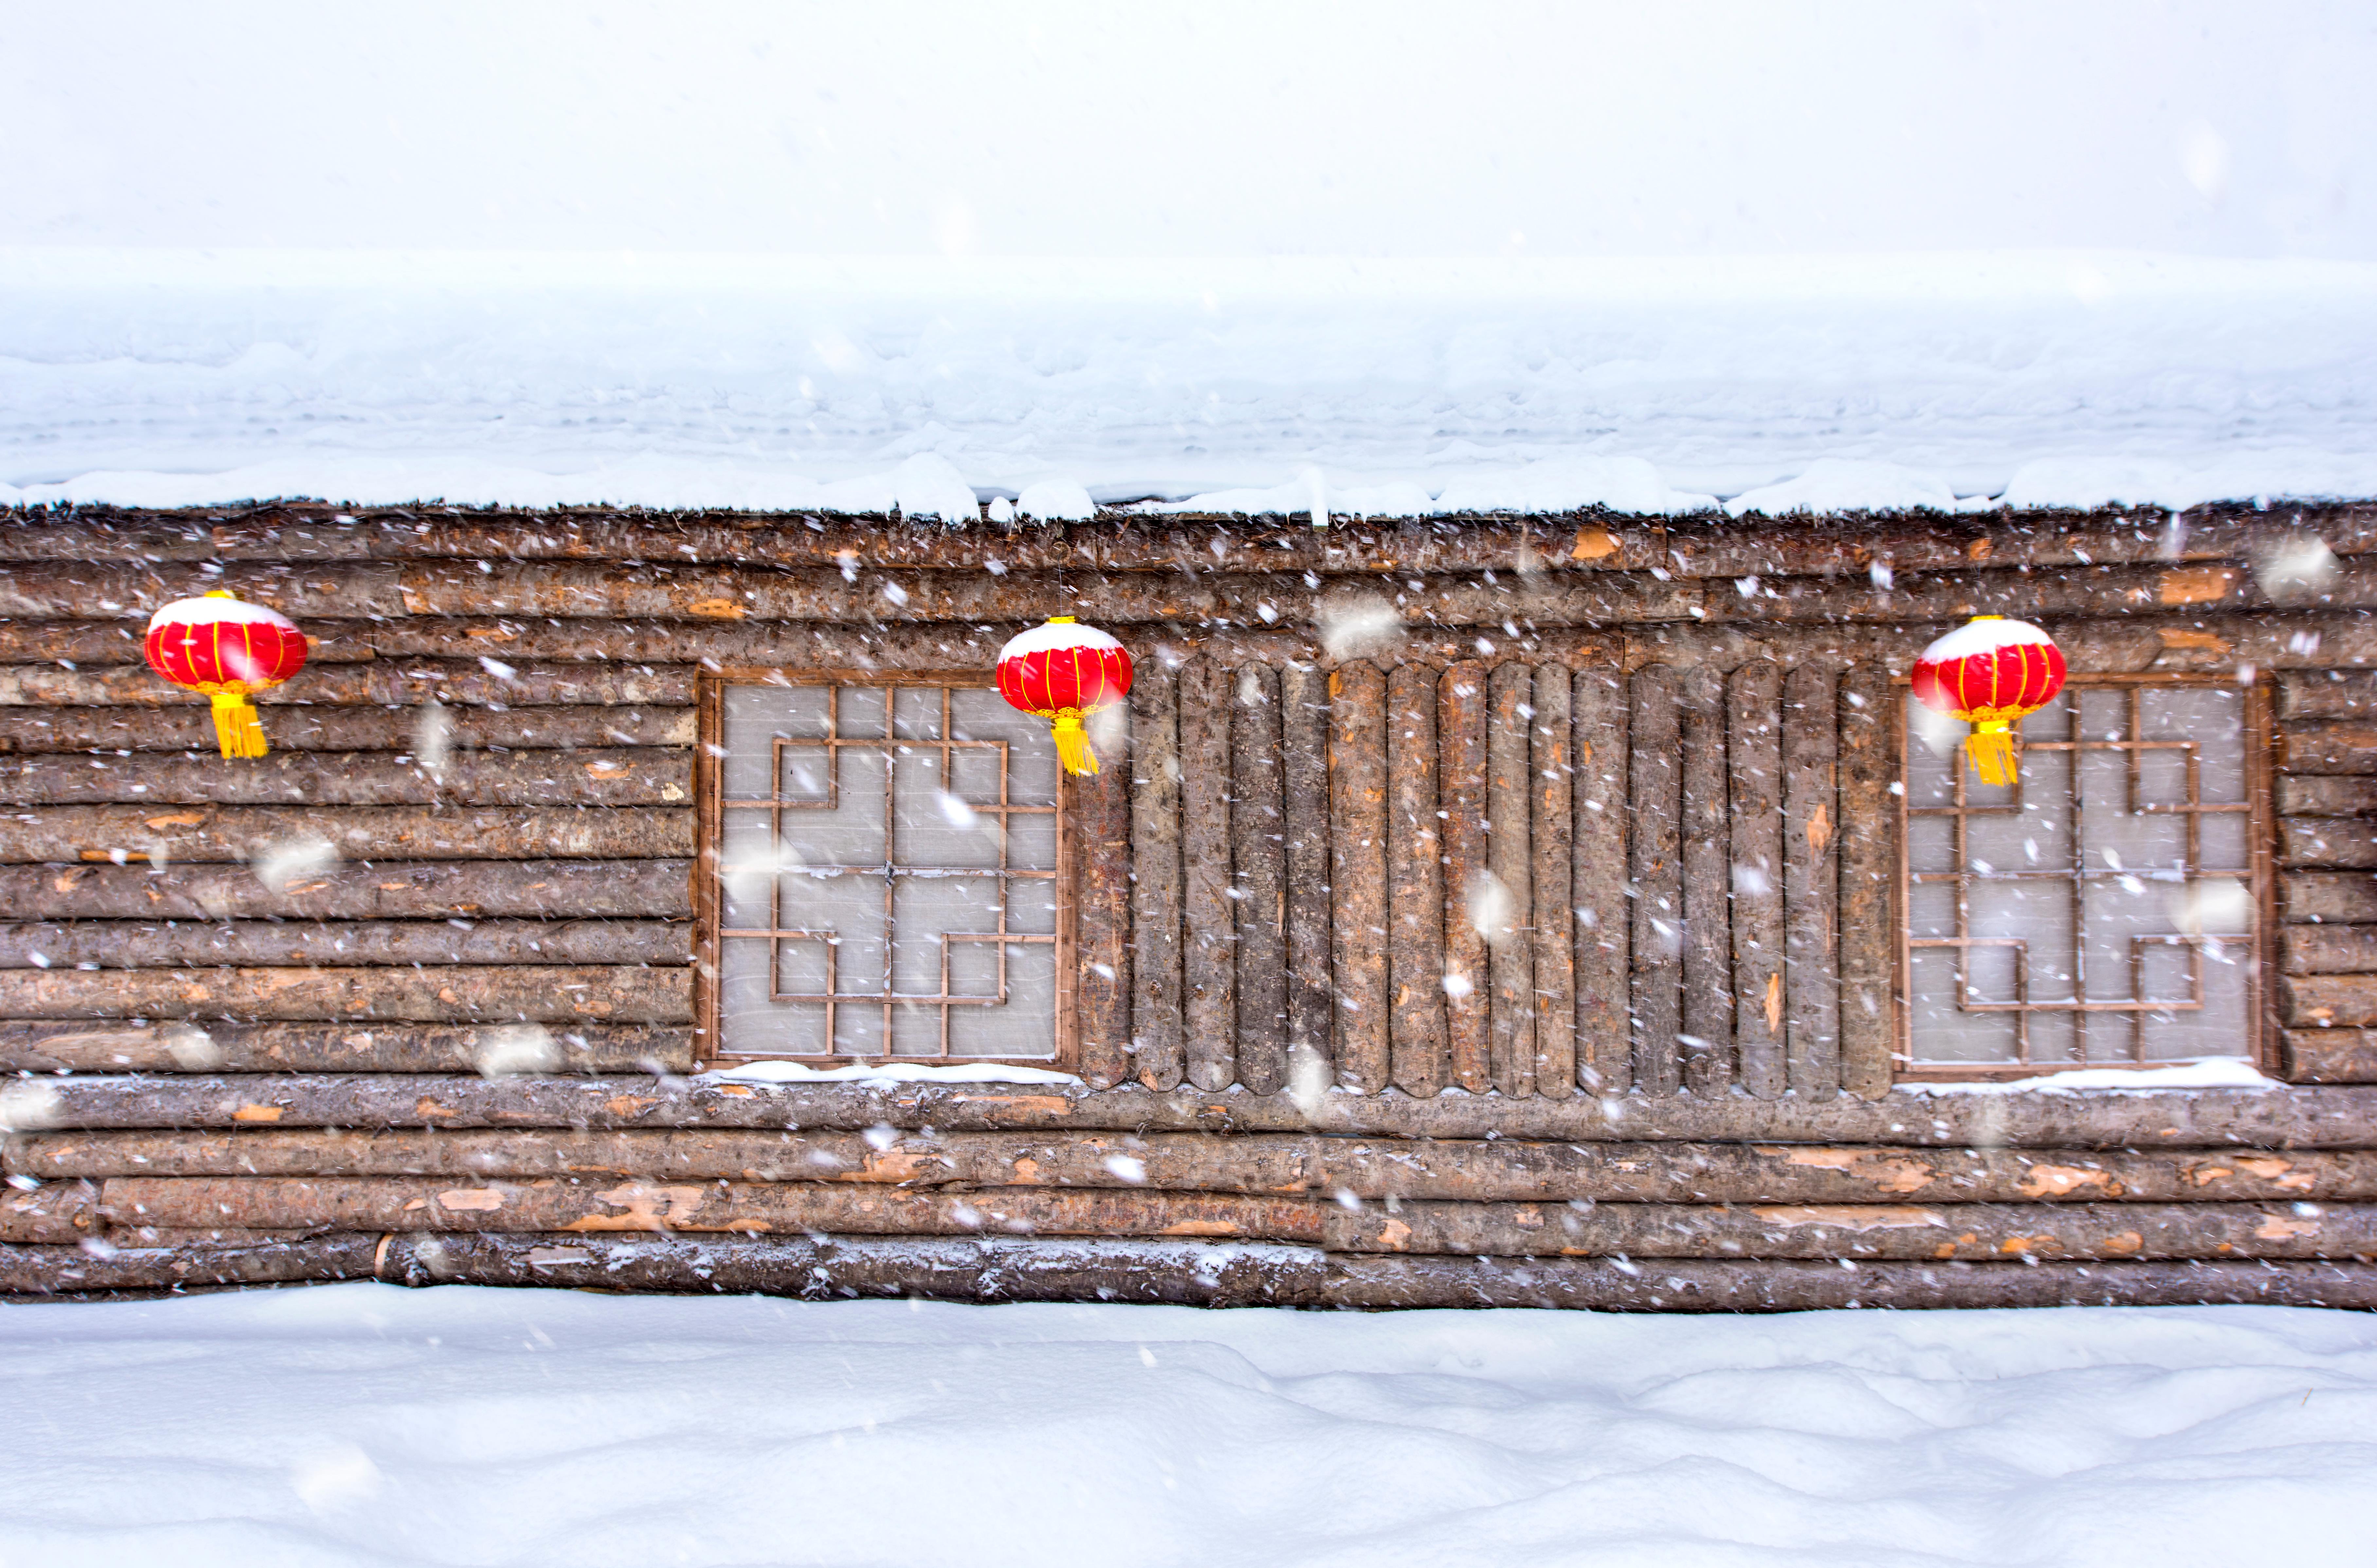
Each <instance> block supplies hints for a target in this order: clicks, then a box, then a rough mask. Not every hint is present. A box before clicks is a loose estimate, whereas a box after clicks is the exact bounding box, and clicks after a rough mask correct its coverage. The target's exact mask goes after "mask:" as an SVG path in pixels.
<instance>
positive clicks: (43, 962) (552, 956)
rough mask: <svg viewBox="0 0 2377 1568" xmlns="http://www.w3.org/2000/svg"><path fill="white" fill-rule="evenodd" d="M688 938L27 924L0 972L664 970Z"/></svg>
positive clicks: (416, 928) (485, 928)
mask: <svg viewBox="0 0 2377 1568" xmlns="http://www.w3.org/2000/svg"><path fill="white" fill-rule="evenodd" d="M692 932H693V927H692V926H691V924H690V923H688V922H685V921H671V920H479V921H466V922H460V923H454V922H448V921H444V920H372V921H351V920H341V921H323V922H318V923H316V922H305V923H295V922H279V921H271V920H238V921H223V922H219V923H218V922H208V921H196V922H188V923H179V922H161V921H154V920H78V921H38V920H26V921H17V922H13V923H10V924H7V925H0V969H50V968H59V969H71V968H77V967H89V968H95V969H161V968H173V967H175V966H177V965H180V966H188V965H194V964H242V965H246V964H265V965H287V964H296V965H309V964H322V965H328V966H333V967H340V968H352V967H356V966H360V965H371V964H684V963H686V962H687V961H688V959H689V958H690V957H691V948H692V940H693V938H692Z"/></svg>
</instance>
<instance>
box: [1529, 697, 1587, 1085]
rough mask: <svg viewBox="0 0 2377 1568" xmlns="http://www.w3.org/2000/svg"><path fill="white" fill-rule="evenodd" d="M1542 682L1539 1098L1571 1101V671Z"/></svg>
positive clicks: (1537, 743) (1537, 742) (1538, 702)
mask: <svg viewBox="0 0 2377 1568" xmlns="http://www.w3.org/2000/svg"><path fill="white" fill-rule="evenodd" d="M1531 744H1532V752H1533V755H1532V758H1531V760H1532V761H1533V763H1534V764H1535V779H1534V795H1535V822H1534V826H1533V832H1534V835H1535V1093H1536V1094H1538V1095H1548V1096H1549V1097H1551V1098H1553V1099H1566V1098H1568V1096H1569V1095H1572V1094H1574V1093H1575V1092H1576V911H1575V910H1574V909H1573V908H1571V906H1570V902H1569V901H1570V893H1571V877H1570V869H1571V857H1572V856H1574V855H1575V853H1576V846H1575V843H1574V838H1573V834H1574V830H1575V822H1574V820H1573V818H1574V813H1575V809H1576V808H1575V804H1574V796H1575V781H1574V772H1575V769H1574V767H1573V765H1572V764H1571V760H1570V752H1569V746H1570V730H1569V672H1568V670H1567V668H1566V667H1565V666H1562V665H1558V664H1546V665H1544V666H1542V667H1541V668H1539V669H1537V670H1536V671H1535V724H1534V730H1533V734H1532V736H1531Z"/></svg>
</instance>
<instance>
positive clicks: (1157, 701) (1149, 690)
mask: <svg viewBox="0 0 2377 1568" xmlns="http://www.w3.org/2000/svg"><path fill="white" fill-rule="evenodd" d="M1130 705H1131V714H1130V724H1131V744H1130V770H1131V771H1130V779H1131V786H1130V846H1131V850H1130V853H1131V876H1132V879H1133V880H1132V883H1131V921H1130V932H1131V949H1130V971H1131V1004H1130V1036H1131V1043H1130V1049H1131V1057H1132V1061H1131V1067H1130V1075H1131V1077H1132V1078H1134V1079H1136V1080H1137V1081H1138V1082H1139V1083H1141V1084H1143V1085H1145V1086H1146V1087H1147V1088H1150V1089H1169V1088H1171V1087H1173V1086H1174V1085H1175V1084H1177V1083H1179V1082H1180V1077H1181V1073H1182V1071H1184V1070H1185V1069H1186V1067H1187V1065H1188V1057H1187V1052H1186V1035H1185V1028H1184V1018H1183V1012H1182V996H1181V986H1182V977H1181V964H1180V892H1181V865H1180V727H1179V684H1178V677H1177V675H1176V673H1175V672H1174V671H1172V670H1170V669H1167V668H1165V665H1164V664H1163V662H1162V661H1161V660H1157V659H1149V660H1147V661H1145V662H1144V663H1143V664H1141V667H1140V669H1139V671H1138V674H1137V675H1136V676H1134V679H1133V685H1132V688H1131V698H1130Z"/></svg>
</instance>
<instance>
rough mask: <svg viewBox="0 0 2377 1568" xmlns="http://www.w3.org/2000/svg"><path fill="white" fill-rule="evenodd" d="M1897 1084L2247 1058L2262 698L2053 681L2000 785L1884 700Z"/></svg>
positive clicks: (2257, 994) (1910, 706) (2168, 686)
mask: <svg viewBox="0 0 2377 1568" xmlns="http://www.w3.org/2000/svg"><path fill="white" fill-rule="evenodd" d="M1903 733H1904V736H1905V747H1904V770H1905V771H1904V772H1903V774H1902V778H1903V779H1904V781H1905V795H1904V796H1903V812H1904V816H1903V820H1902V822H1901V833H1900V845H1901V862H1900V865H1901V879H1900V901H1899V907H1900V909H1901V911H1902V912H1903V915H1904V923H1903V925H1902V928H1901V931H1900V953H1899V967H1900V973H1901V976H1902V984H1903V995H1904V998H1905V1006H1904V1009H1903V1011H1902V1018H1901V1032H1900V1065H1901V1068H1902V1070H1903V1071H1905V1073H1906V1074H1907V1075H1908V1076H1913V1077H1934V1078H1940V1077H1948V1078H1954V1077H1974V1076H2012V1075H2016V1074H2021V1073H2026V1072H2037V1071H2051V1070H2054V1069H2058V1068H2071V1067H2083V1066H2152V1065H2155V1064H2157V1063H2165V1062H2170V1061H2176V1060H2188V1059H2196V1058H2202V1057H2217V1056H2238V1057H2249V1058H2250V1057H2254V1056H2257V1055H2258V1053H2259V1038H2260V1035H2261V1032H2262V1030H2261V1022H2262V1020H2261V1013H2262V1001H2261V997H2262V955H2263V944H2264V926H2265V924H2266V920H2265V916H2264V908H2265V904H2266V900H2265V898H2264V890H2265V888H2266V887H2267V885H2268V878H2269V869H2268V847H2267V845H2268V820H2267V805H2266V799H2265V796H2264V777H2263V775H2264V752H2265V749H2266V746H2265V741H2264V739H2263V738H2262V737H2264V736H2266V733H2267V724H2266V719H2265V717H2264V708H2263V697H2262V694H2261V692H2260V691H2259V690H2258V689H2256V688H2250V687H2240V686H2238V685H2236V684H2234V683H2233V682H2229V683H2215V682H2211V681H2184V680H2179V679H2153V680H2134V679H2133V680H2120V679H2112V678H2107V677H2101V676H2097V677H2074V678H2073V680H2072V683H2071V685H2070V686H2068V687H2067V688H2065V691H2064V693H2063V695H2062V696H2060V697H2059V698H2058V699H2057V700H2056V701H2055V702H2054V703H2053V704H2052V705H2050V706H2049V707H2048V708H2046V709H2044V710H2042V711H2041V712H2037V713H2035V714H2033V715H2032V716H2031V717H2030V718H2029V719H2028V720H2027V721H2025V724H2023V726H2022V730H2021V734H2020V738H2019V742H2018V748H2019V749H2018V753H2017V755H2018V756H2019V759H2020V762H2021V767H2020V774H2019V777H2018V778H2017V779H2016V781H2015V782H2014V784H2012V785H2009V786H2005V787H1992V786H1990V785H1988V784H1983V783H1981V782H1980V781H1979V780H1978V779H1977V777H1975V776H1974V774H1973V772H1972V770H1971V768H1970V767H1968V766H1966V765H1965V762H1964V760H1963V755H1962V751H1961V748H1960V747H1959V745H1958V744H1957V743H1958V742H1959V741H1960V740H1961V738H1962V735H1963V726H1962V725H1961V724H1953V722H1949V723H1945V724H1943V723H1942V722H1941V720H1940V719H1939V718H1938V717H1937V716H1936V715H1933V714H1931V713H1930V712H1929V710H1927V709H1925V708H1923V707H1922V706H1921V705H1920V704H1918V703H1917V702H1915V700H1913V698H1912V697H1911V696H1908V697H1907V698H1906V699H1905V723H1904V725H1903Z"/></svg>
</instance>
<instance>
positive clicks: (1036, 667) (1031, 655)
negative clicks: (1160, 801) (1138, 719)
mask: <svg viewBox="0 0 2377 1568" xmlns="http://www.w3.org/2000/svg"><path fill="white" fill-rule="evenodd" d="M998 694H999V695H1000V696H1001V697H1004V698H1006V699H1007V700H1008V701H1009V703H1010V704H1012V705H1013V706H1015V707H1017V708H1021V710H1022V711H1023V712H1027V713H1032V714H1035V715H1037V716H1038V717H1040V718H1044V719H1047V720H1050V721H1051V722H1052V727H1053V729H1054V731H1055V733H1056V737H1057V760H1059V761H1061V762H1063V763H1064V764H1065V771H1066V772H1069V773H1094V772H1097V771H1098V754H1097V753H1096V752H1094V751H1093V750H1091V749H1090V737H1089V734H1088V732H1086V731H1085V730H1083V729H1082V728H1081V721H1082V720H1083V719H1086V718H1088V717H1089V716H1090V715H1091V714H1092V713H1094V712H1097V711H1098V710H1099V709H1101V708H1110V707H1112V706H1114V705H1115V704H1116V703H1117V702H1119V701H1121V700H1123V699H1124V698H1126V697H1128V696H1129V695H1130V655H1129V653H1128V652H1124V650H1123V645H1122V644H1121V643H1119V642H1117V641H1116V640H1114V639H1113V638H1111V637H1109V636H1107V635H1106V634H1105V632H1103V631H1100V630H1099V629H1098V628H1096V627H1093V626H1082V625H1081V624H1080V623H1079V622H1077V621H1076V620H1074V618H1073V617H1072V616H1049V617H1048V624H1047V625H1045V626H1037V627H1033V628H1032V629H1031V630H1030V631H1027V632H1023V633H1021V635H1019V636H1016V637H1012V638H1009V640H1008V643H1007V646H1006V647H1004V648H1001V649H1000V650H999V651H998Z"/></svg>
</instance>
